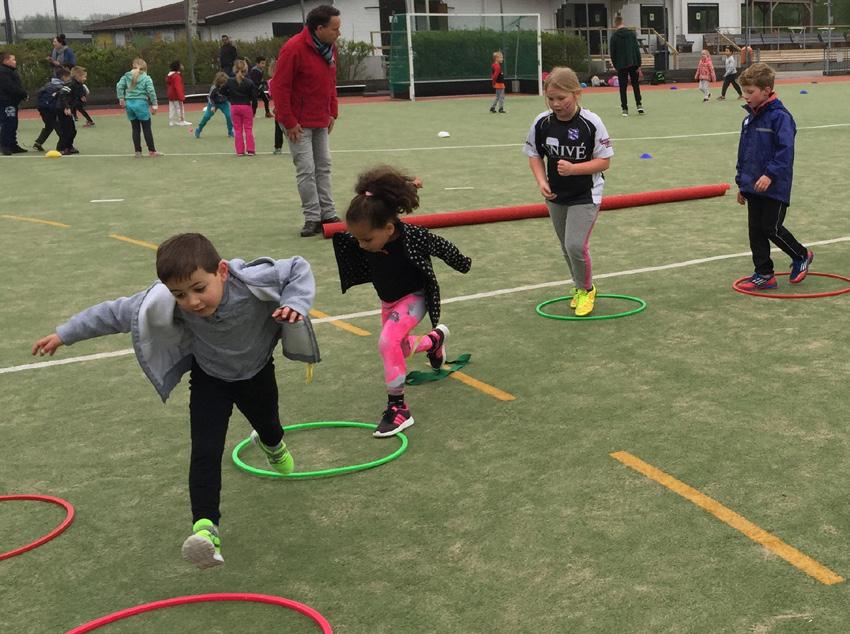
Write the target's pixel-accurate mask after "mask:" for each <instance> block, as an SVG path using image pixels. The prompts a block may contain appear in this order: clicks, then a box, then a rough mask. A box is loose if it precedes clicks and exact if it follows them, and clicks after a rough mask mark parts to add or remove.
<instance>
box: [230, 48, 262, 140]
mask: <svg viewBox="0 0 850 634" xmlns="http://www.w3.org/2000/svg"><path fill="white" fill-rule="evenodd" d="M233 75H234V76H233V77H230V78H229V79H228V80H227V83H226V84H225V85H224V89H223V90H222V92H223V93H224V94H225V96H227V98H228V99H229V100H230V112H231V115H232V116H233V127H234V131H235V132H236V138H235V139H234V141H235V145H236V155H237V156H243V155H244V154H245V153H246V152H247V154H248V155H249V156H253V155H254V154H255V153H256V150H255V148H254V111H255V110H256V109H257V87H256V86H255V85H254V82H252V81H251V80H250V79H248V77H247V75H248V62H246V61H245V60H244V59H238V60H236V63H235V64H233Z"/></svg>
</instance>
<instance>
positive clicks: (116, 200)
mask: <svg viewBox="0 0 850 634" xmlns="http://www.w3.org/2000/svg"><path fill="white" fill-rule="evenodd" d="M89 202H90V203H123V202H124V199H123V198H98V199H96V200H90V201H89Z"/></svg>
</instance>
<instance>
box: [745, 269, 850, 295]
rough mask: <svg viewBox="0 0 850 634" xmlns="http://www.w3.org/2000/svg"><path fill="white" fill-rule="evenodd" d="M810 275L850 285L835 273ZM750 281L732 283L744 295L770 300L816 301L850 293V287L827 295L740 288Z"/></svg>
mask: <svg viewBox="0 0 850 634" xmlns="http://www.w3.org/2000/svg"><path fill="white" fill-rule="evenodd" d="M776 275H790V273H776ZM808 275H814V276H816V277H831V278H833V279H836V280H841V281H843V282H848V283H850V277H844V276H843V275H836V274H835V273H815V272H814V271H809V273H808ZM748 279H750V278H749V276H747V277H742V278H741V279H738V280H735V281H734V282H732V288H733V289H735V290H736V291H738V292H739V293H743V294H744V295H753V296H754V297H766V298H768V299H815V298H816V297H835V296H836V295H843V294H844V293H850V286H848V287H847V288H840V289H838V290H837V291H827V292H825V293H766V292H764V291H745V290H744V289H743V288H739V287H738V284H740V283H741V282H743V281H744V280H748Z"/></svg>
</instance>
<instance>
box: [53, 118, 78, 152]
mask: <svg viewBox="0 0 850 634" xmlns="http://www.w3.org/2000/svg"><path fill="white" fill-rule="evenodd" d="M56 133H57V134H58V135H59V142H58V143H57V144H56V149H57V150H59V151H60V152H61V151H62V150H70V149H71V148H73V147H74V139H75V138H76V136H77V126H76V125H75V124H74V117H72V116H71V115H68V114H65V111H64V110H59V111H58V112H57V113H56Z"/></svg>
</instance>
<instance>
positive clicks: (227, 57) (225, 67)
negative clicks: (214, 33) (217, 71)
mask: <svg viewBox="0 0 850 634" xmlns="http://www.w3.org/2000/svg"><path fill="white" fill-rule="evenodd" d="M237 57H239V51H237V50H236V47H235V46H233V44H231V43H230V38H229V37H227V36H226V35H222V36H221V50H220V51H219V52H218V63H219V65H220V66H221V70H222V71H223V72H225V73H227V75H228V76H229V77H233V64H234V63H235V62H236V58H237Z"/></svg>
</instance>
